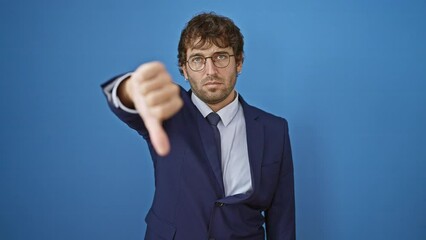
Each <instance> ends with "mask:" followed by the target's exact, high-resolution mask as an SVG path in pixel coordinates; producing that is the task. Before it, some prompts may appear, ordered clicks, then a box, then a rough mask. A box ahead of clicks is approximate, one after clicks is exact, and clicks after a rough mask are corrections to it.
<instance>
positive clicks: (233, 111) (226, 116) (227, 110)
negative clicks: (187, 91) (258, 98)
mask: <svg viewBox="0 0 426 240" xmlns="http://www.w3.org/2000/svg"><path fill="white" fill-rule="evenodd" d="M235 93H236V97H235V99H234V100H233V101H232V102H231V103H229V104H228V105H226V106H225V107H223V108H222V109H220V110H219V111H218V112H217V114H219V116H220V119H221V121H222V123H223V125H225V127H226V126H228V124H229V123H230V122H231V121H232V119H233V118H234V117H235V115H237V112H238V108H239V107H240V103H239V101H238V92H235ZM191 100H192V102H193V103H194V105H195V106H196V107H197V108H198V110H199V111H200V113H201V115H203V117H206V116H207V115H209V114H210V113H211V112H213V110H212V109H211V108H210V107H209V106H208V105H207V104H206V103H205V102H203V100H201V99H200V98H199V97H197V95H195V94H194V93H193V92H192V93H191Z"/></svg>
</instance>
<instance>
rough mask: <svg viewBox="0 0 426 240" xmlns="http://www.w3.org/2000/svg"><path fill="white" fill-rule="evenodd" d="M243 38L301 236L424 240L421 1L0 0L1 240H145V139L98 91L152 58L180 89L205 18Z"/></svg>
mask: <svg viewBox="0 0 426 240" xmlns="http://www.w3.org/2000/svg"><path fill="white" fill-rule="evenodd" d="M212 10H213V11H216V12H217V13H220V14H224V15H227V16H229V17H231V18H233V19H234V20H235V22H236V23H237V24H238V25H239V26H240V27H241V30H242V32H243V34H244V35H245V40H246V48H245V50H246V61H245V64H244V68H243V74H242V75H241V76H240V78H239V83H238V86H237V88H238V90H239V91H240V92H241V93H242V94H243V96H244V97H245V98H246V100H248V101H249V102H250V103H251V104H254V105H256V106H259V107H261V108H264V109H265V110H267V111H270V112H272V113H274V114H277V115H280V116H283V117H286V118H287V119H288V121H289V123H290V131H291V139H292V146H293V154H294V164H295V180H296V204H297V235H298V237H299V239H303V240H318V239H325V240H342V239H345V240H346V239H348V240H352V239H353V240H359V239H386V240H394V239H395V240H397V239H398V240H400V239H410V240H411V239H426V174H425V172H426V3H425V1H403V0H400V1H380V0H374V1H366V0H361V1H332V0H331V1H327V0H326V1H315V0H302V1H295V0H284V1H279V0H274V1H244V0H229V1H224V0H215V1H213V0H209V1H207V0H192V1H188V0H186V1H163V0H159V1H136V0H133V1H131V0H123V1H112V0H103V1H101V0H96V1H90V0H84V1H83V0H74V1H58V0H55V1H54V0H44V1H42V0H35V1H30V0H28V1H22V0H15V1H6V0H2V1H0V19H1V21H0V31H1V35H0V64H1V66H0V70H1V82H0V92H1V94H0V110H1V124H0V130H1V132H0V133H1V138H0V141H1V142H0V239H2V240H3V239H5V240H18V239H19V240H21V239H22V240H24V239H25V240H27V239H32V240H38V239H40V240H56V239H61V240H62V239H64V240H65V239H70V240H71V239H82V240H85V239H105V240H109V239H128V240H132V239H135V240H136V239H141V238H142V236H143V233H144V231H145V227H146V226H145V223H144V220H143V219H144V216H145V214H146V211H147V209H148V207H149V205H150V203H151V197H152V191H153V174H152V164H151V161H150V159H149V156H148V152H147V148H146V145H145V143H144V142H143V140H142V139H141V138H140V137H139V136H138V135H137V134H136V133H135V132H133V131H132V130H130V129H128V128H127V127H126V126H125V125H124V124H122V123H121V122H119V120H118V119H117V118H115V117H114V116H113V115H112V114H111V113H110V112H109V110H108V108H107V106H106V103H105V100H104V98H103V96H102V93H101V90H100V88H99V84H100V83H102V82H103V81H104V80H107V79H108V78H109V77H112V76H113V75H115V74H118V73H121V72H124V71H128V70H132V69H134V68H135V67H136V66H138V65H139V64H140V63H142V62H145V61H150V60H160V61H163V62H164V63H165V64H166V66H167V67H168V69H169V70H170V72H171V73H172V75H173V77H174V79H175V81H176V82H178V83H180V84H183V85H184V86H186V87H188V85H187V84H186V83H185V82H184V81H183V78H182V77H181V76H180V75H179V73H178V70H177V67H176V63H177V60H176V54H177V52H176V49H177V42H178V38H179V34H180V31H181V29H182V27H183V26H184V24H185V23H186V21H187V20H189V19H190V18H191V17H192V16H193V15H194V14H196V13H198V12H201V11H212Z"/></svg>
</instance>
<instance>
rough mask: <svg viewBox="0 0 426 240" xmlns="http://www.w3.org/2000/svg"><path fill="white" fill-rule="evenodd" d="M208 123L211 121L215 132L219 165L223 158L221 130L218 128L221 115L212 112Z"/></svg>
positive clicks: (208, 117)
mask: <svg viewBox="0 0 426 240" xmlns="http://www.w3.org/2000/svg"><path fill="white" fill-rule="evenodd" d="M207 121H209V123H210V125H211V126H212V128H213V132H214V138H215V140H216V146H217V153H218V157H219V163H221V162H222V161H221V158H222V153H221V152H222V151H221V146H220V132H219V129H218V128H217V124H218V123H219V121H220V116H219V114H217V113H215V112H212V113H210V114H209V115H207Z"/></svg>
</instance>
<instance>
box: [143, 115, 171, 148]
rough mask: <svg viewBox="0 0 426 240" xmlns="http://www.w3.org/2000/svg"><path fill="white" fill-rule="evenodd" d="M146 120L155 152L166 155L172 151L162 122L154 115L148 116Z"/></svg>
mask: <svg viewBox="0 0 426 240" xmlns="http://www.w3.org/2000/svg"><path fill="white" fill-rule="evenodd" d="M144 122H145V126H146V128H147V130H148V133H149V138H150V140H151V143H152V146H153V147H154V150H155V152H157V154H158V155H160V156H166V155H167V154H168V153H169V152H170V143H169V138H168V137H167V134H166V132H165V131H164V129H163V126H162V125H161V122H160V121H159V120H157V119H155V118H153V117H146V118H145V119H144Z"/></svg>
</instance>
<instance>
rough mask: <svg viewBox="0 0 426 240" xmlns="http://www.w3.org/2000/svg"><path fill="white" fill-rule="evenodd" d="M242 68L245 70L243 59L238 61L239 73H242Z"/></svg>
mask: <svg viewBox="0 0 426 240" xmlns="http://www.w3.org/2000/svg"><path fill="white" fill-rule="evenodd" d="M242 70H243V60H242V59H241V61H239V62H238V63H237V73H238V74H240V73H241V71H242Z"/></svg>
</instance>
